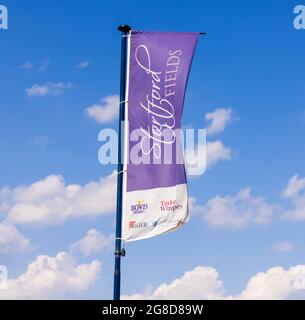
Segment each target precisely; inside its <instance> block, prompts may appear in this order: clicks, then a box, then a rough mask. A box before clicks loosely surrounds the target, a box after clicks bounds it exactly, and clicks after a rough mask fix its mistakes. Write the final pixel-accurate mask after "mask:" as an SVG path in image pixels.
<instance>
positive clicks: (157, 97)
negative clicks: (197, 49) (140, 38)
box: [135, 44, 182, 159]
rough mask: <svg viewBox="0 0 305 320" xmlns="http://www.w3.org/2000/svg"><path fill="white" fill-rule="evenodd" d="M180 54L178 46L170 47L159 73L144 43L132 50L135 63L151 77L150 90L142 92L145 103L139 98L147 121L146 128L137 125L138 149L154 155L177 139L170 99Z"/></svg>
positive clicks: (156, 156)
mask: <svg viewBox="0 0 305 320" xmlns="http://www.w3.org/2000/svg"><path fill="white" fill-rule="evenodd" d="M181 55H182V51H181V50H170V51H169V52H168V57H167V60H166V65H165V68H166V70H165V71H164V74H162V72H161V71H157V70H153V68H152V63H151V56H150V52H149V49H148V47H147V46H146V45H144V44H141V45H139V46H138V47H137V49H136V51H135V59H136V62H137V64H138V65H139V67H140V68H141V69H142V70H144V71H145V72H146V73H147V75H148V76H150V77H151V91H150V92H148V93H145V98H146V101H145V102H144V103H143V101H139V103H140V107H141V108H142V109H144V110H145V111H146V112H147V117H148V119H149V122H150V124H149V125H148V127H147V128H143V127H141V128H140V130H141V132H142V133H143V134H144V137H142V140H141V151H142V152H143V154H145V155H149V154H151V153H152V154H153V156H154V157H155V158H157V159H160V158H161V150H162V149H161V145H162V144H163V145H172V144H173V143H174V142H175V141H176V136H175V132H174V129H175V125H176V120H175V108H174V106H173V104H172V103H171V102H170V100H169V99H170V97H172V96H174V95H175V94H176V92H175V86H176V80H177V73H178V70H179V64H180V56H181ZM161 80H162V81H161ZM162 82H163V83H164V85H163V87H162V85H161V84H162ZM164 131H165V132H166V134H164Z"/></svg>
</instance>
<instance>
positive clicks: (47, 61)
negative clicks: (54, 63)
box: [20, 59, 50, 72]
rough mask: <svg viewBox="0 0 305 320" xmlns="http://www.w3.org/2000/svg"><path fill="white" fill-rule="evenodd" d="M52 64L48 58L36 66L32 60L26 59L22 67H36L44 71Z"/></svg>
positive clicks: (26, 68)
mask: <svg viewBox="0 0 305 320" xmlns="http://www.w3.org/2000/svg"><path fill="white" fill-rule="evenodd" d="M49 64H50V60H49V59H47V60H45V61H44V62H43V63H41V64H40V65H38V66H35V65H34V64H33V63H32V62H31V61H26V62H25V63H23V64H22V65H21V66H20V68H21V69H24V70H31V69H34V70H36V71H39V72H42V71H46V70H47V68H48V66H49Z"/></svg>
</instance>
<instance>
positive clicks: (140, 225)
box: [129, 221, 147, 229]
mask: <svg viewBox="0 0 305 320" xmlns="http://www.w3.org/2000/svg"><path fill="white" fill-rule="evenodd" d="M142 228H147V222H137V221H129V229H142Z"/></svg>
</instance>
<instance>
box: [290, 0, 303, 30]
mask: <svg viewBox="0 0 305 320" xmlns="http://www.w3.org/2000/svg"><path fill="white" fill-rule="evenodd" d="M293 12H294V13H295V14H296V15H297V16H296V17H295V18H294V21H293V26H294V28H295V29H297V30H300V29H305V6H302V5H298V6H296V7H295V8H294V11H293Z"/></svg>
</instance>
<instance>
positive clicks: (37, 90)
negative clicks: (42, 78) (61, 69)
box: [25, 82, 73, 97]
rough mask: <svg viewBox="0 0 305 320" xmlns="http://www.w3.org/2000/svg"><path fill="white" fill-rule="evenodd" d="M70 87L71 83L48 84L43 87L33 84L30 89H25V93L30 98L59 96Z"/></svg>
mask: <svg viewBox="0 0 305 320" xmlns="http://www.w3.org/2000/svg"><path fill="white" fill-rule="evenodd" d="M72 87H73V84H72V83H63V82H57V83H54V82H49V83H47V84H44V85H39V84H34V85H33V86H32V87H30V88H28V89H26V90H25V92H26V94H27V95H28V96H30V97H34V96H36V97H42V96H46V95H60V94H63V93H64V92H65V91H66V90H68V89H71V88H72Z"/></svg>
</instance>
